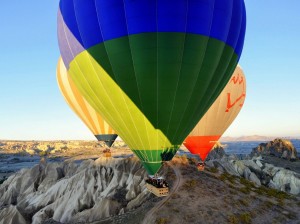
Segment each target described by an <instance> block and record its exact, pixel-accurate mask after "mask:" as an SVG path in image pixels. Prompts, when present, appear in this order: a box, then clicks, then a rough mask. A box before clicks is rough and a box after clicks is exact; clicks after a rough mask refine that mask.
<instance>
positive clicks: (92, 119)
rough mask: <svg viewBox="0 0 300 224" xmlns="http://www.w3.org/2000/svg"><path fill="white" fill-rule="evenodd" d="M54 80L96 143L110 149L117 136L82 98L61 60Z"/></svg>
mask: <svg viewBox="0 0 300 224" xmlns="http://www.w3.org/2000/svg"><path fill="white" fill-rule="evenodd" d="M56 78H57V83H58V86H59V89H60V92H61V93H62V95H63V96H64V98H65V100H66V102H67V103H68V105H69V106H70V107H71V109H72V110H73V111H74V112H75V113H76V114H77V116H78V117H79V118H80V119H81V120H82V121H83V122H84V123H85V125H86V126H87V127H88V128H89V129H90V130H91V132H92V133H93V134H94V135H95V137H96V138H97V139H98V141H103V142H105V144H106V145H107V146H108V147H111V146H112V144H113V143H114V141H115V139H116V138H117V137H118V135H117V134H116V133H115V132H114V130H113V129H112V128H111V127H110V126H109V125H108V124H107V123H106V122H105V121H104V120H103V118H102V117H101V116H100V115H99V114H98V113H97V112H96V111H95V110H94V108H92V107H91V106H90V105H89V103H88V102H87V101H86V100H85V99H84V98H83V97H82V95H81V94H80V92H79V91H78V90H77V88H76V86H75V85H74V83H73V81H72V80H71V78H70V77H69V75H68V72H67V69H66V67H65V65H64V63H63V61H62V59H61V58H60V59H59V61H58V64H57V71H56Z"/></svg>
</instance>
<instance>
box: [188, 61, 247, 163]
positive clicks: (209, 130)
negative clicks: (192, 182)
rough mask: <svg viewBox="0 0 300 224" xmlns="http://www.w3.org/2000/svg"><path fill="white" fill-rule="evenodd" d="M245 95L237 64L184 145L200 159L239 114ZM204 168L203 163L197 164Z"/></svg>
mask: <svg viewBox="0 0 300 224" xmlns="http://www.w3.org/2000/svg"><path fill="white" fill-rule="evenodd" d="M245 97H246V78H245V75H244V73H243V70H242V68H241V67H240V66H239V65H238V66H237V68H236V69H235V71H234V73H233V75H232V77H231V78H230V80H229V82H228V83H227V85H226V87H225V88H224V90H223V91H222V92H221V94H220V95H219V96H218V98H217V99H216V101H215V102H214V103H213V105H212V106H211V107H210V108H209V110H208V111H207V112H206V113H205V115H204V116H203V117H202V118H201V120H200V121H199V123H198V124H197V125H196V127H195V128H194V129H193V131H192V132H191V133H190V134H189V136H188V137H187V138H186V140H185V142H184V145H185V146H186V148H187V149H188V150H189V151H190V152H191V153H192V154H198V155H199V156H200V158H201V159H202V161H205V159H206V157H207V155H208V154H209V152H210V151H211V150H212V148H213V146H214V145H215V143H216V141H218V140H219V139H220V137H221V136H222V134H223V133H224V132H225V131H226V129H227V128H228V127H229V126H230V125H231V123H232V122H233V121H234V119H235V118H236V117H237V115H238V114H239V112H240V110H241V109H242V106H243V104H244V100H245ZM198 165H199V168H200V169H202V168H204V166H203V164H202V163H200V164H198Z"/></svg>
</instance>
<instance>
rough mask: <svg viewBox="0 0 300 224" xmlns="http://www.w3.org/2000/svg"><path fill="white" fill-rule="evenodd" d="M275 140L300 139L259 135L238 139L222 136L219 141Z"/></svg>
mask: <svg viewBox="0 0 300 224" xmlns="http://www.w3.org/2000/svg"><path fill="white" fill-rule="evenodd" d="M275 138H283V139H300V137H290V136H285V137H282V136H277V137H275V136H261V135H250V136H240V137H229V136H224V137H222V138H221V139H220V141H221V142H241V141H244V142H250V141H271V140H274V139H275Z"/></svg>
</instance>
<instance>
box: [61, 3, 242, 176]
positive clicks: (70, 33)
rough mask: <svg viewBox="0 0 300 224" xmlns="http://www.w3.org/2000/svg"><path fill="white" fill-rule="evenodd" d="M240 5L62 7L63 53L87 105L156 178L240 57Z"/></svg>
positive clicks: (78, 4)
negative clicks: (92, 108) (102, 118)
mask: <svg viewBox="0 0 300 224" xmlns="http://www.w3.org/2000/svg"><path fill="white" fill-rule="evenodd" d="M245 27H246V13H245V5H244V1H243V0H205V1H203V0H172V1H170V0H157V1H150V0H139V1H132V0H84V1H83V0H60V4H59V12H58V39H59V48H60V52H61V55H62V58H63V60H64V63H65V65H66V67H67V69H68V72H69V74H70V76H71V78H72V80H73V81H74V83H75V85H76V86H77V87H78V89H79V91H80V92H81V93H82V95H83V96H84V97H85V99H86V100H87V101H88V102H89V103H90V104H91V106H92V107H94V108H95V110H96V111H97V112H99V113H100V114H101V115H102V116H103V117H104V118H105V120H106V121H107V122H108V123H109V124H110V125H111V127H113V129H114V130H116V131H117V133H118V134H119V135H120V137H121V138H122V139H123V140H124V141H125V142H126V143H127V144H128V146H129V147H130V148H131V149H132V150H133V152H134V153H135V154H136V155H137V156H138V157H139V158H140V159H141V161H142V162H143V165H144V166H145V168H146V169H147V171H148V173H149V174H151V175H153V174H155V173H156V172H157V171H158V170H159V168H160V167H161V165H162V161H168V160H170V159H172V157H173V156H174V154H175V153H176V151H177V149H178V148H179V146H180V145H181V144H182V142H183V141H184V139H185V138H186V136H187V135H188V134H189V133H190V132H191V131H192V129H193V127H194V126H195V125H196V124H197V122H198V121H199V120H200V118H201V117H202V116H203V115H204V114H205V112H206V111H207V110H208V108H209V107H210V106H211V104H212V103H213V102H214V101H215V99H216V98H217V96H218V95H219V94H220V92H221V91H222V89H223V88H224V86H225V85H226V83H227V82H228V80H229V78H230V77H231V75H232V73H233V71H234V69H235V67H236V65H237V63H238V60H239V58H240V56H241V52H242V48H243V43H244V35H245Z"/></svg>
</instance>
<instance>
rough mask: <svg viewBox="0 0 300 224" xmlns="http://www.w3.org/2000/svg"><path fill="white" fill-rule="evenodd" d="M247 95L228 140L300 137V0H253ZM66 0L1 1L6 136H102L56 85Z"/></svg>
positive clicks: (0, 83) (245, 63) (244, 61)
mask: <svg viewBox="0 0 300 224" xmlns="http://www.w3.org/2000/svg"><path fill="white" fill-rule="evenodd" d="M246 7H247V33H246V40H245V46H244V51H243V54H242V57H241V60H240V64H241V66H242V67H243V69H244V71H245V74H246V77H247V85H248V87H247V88H248V89H247V98H246V102H245V105H244V108H243V109H242V111H241V113H240V114H239V116H238V118H237V119H236V120H235V122H234V123H233V125H232V126H231V127H230V128H229V129H228V130H227V131H226V133H225V134H224V135H226V136H241V135H254V134H258V135H267V136H300V13H299V10H300V1H299V0H289V1H282V0H281V1H279V0H246ZM57 8H58V0H47V1H40V0H35V1H33V0H27V1H20V0H1V1H0V50H1V54H0V139H94V137H93V135H92V134H91V133H90V132H89V130H88V129H87V128H86V127H85V126H84V124H83V123H82V122H81V121H80V120H79V119H78V118H77V116H76V115H75V114H74V113H73V112H72V111H71V110H70V109H69V108H68V106H67V105H66V103H65V102H64V99H63V98H62V96H61V94H60V92H59V90H58V87H57V83H56V71H55V70H56V63H57V60H58V57H59V50H58V44H57V37H56V14H57Z"/></svg>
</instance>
